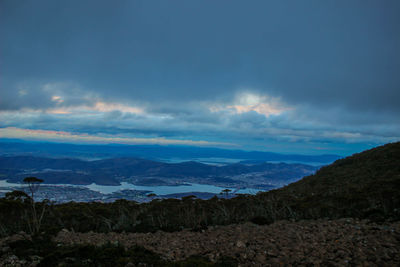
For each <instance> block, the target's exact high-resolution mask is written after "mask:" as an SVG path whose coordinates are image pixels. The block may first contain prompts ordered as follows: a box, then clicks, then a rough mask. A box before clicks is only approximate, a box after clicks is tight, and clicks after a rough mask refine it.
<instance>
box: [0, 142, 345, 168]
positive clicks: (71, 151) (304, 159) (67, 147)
mask: <svg viewBox="0 0 400 267" xmlns="http://www.w3.org/2000/svg"><path fill="white" fill-rule="evenodd" d="M21 155H25V156H36V157H50V158H55V157H58V158H66V157H69V158H81V159H89V160H93V159H105V158H121V157H134V158H143V159H150V160H155V161H170V162H172V161H173V160H177V161H190V160H194V161H205V162H210V163H211V162H213V161H214V162H216V163H218V162H219V161H222V163H224V162H227V163H233V162H239V161H244V160H249V161H253V162H256V163H261V162H266V161H270V162H271V161H272V162H286V163H306V164H311V163H312V164H313V165H325V164H328V163H331V162H333V161H335V160H337V159H339V158H340V156H337V155H299V154H279V153H272V152H262V151H243V150H231V149H221V148H209V147H194V146H172V145H171V146H161V145H115V144H109V145H73V144H61V143H48V142H22V141H18V140H8V139H2V140H1V139H0V156H21Z"/></svg>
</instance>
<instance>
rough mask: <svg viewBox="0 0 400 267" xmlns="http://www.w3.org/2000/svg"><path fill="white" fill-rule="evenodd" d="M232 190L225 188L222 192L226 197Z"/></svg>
mask: <svg viewBox="0 0 400 267" xmlns="http://www.w3.org/2000/svg"><path fill="white" fill-rule="evenodd" d="M231 191H232V190H230V189H228V188H227V189H224V190H222V191H221V194H223V195H225V197H228V195H229V192H231Z"/></svg>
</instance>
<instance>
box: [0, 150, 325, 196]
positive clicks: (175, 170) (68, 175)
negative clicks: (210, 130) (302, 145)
mask: <svg viewBox="0 0 400 267" xmlns="http://www.w3.org/2000/svg"><path fill="white" fill-rule="evenodd" d="M316 169H317V167H314V166H310V165H305V164H286V163H265V162H264V163H258V164H239V163H236V164H227V165H225V166H215V165H208V164H203V163H199V162H194V161H187V162H181V163H165V162H158V161H152V160H147V159H139V158H112V159H102V160H94V161H84V160H79V159H68V158H43V157H33V156H13V157H0V177H1V178H2V179H7V180H8V181H10V182H21V181H22V180H23V178H25V177H26V176H32V175H35V176H38V177H40V178H41V179H43V180H45V182H46V183H50V184H78V185H82V184H91V183H96V184H100V185H119V183H120V182H130V183H133V184H136V185H153V186H157V185H177V184H179V183H188V182H189V183H200V184H211V185H217V186H222V187H242V188H243V187H244V188H261V189H263V188H270V187H274V186H279V185H282V184H288V183H289V182H293V181H296V180H298V179H300V178H301V177H304V176H306V175H309V174H311V173H313V172H314V171H315V170H316Z"/></svg>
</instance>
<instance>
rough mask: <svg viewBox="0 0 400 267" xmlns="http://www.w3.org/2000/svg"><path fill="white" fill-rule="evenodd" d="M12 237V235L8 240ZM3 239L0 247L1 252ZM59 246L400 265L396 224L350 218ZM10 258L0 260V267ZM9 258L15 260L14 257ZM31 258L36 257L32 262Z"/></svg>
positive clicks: (95, 238)
mask: <svg viewBox="0 0 400 267" xmlns="http://www.w3.org/2000/svg"><path fill="white" fill-rule="evenodd" d="M14 238H15V237H14ZM7 240H8V241H9V240H10V238H8V239H3V240H2V241H0V245H1V246H2V247H3V250H5V251H7V249H6V243H7V242H8V241H7ZM54 241H55V242H57V243H58V244H60V245H68V244H88V243H89V244H96V245H100V244H105V243H107V242H112V243H119V244H121V245H123V246H125V247H126V248H128V249H129V248H131V247H133V246H135V245H140V246H143V247H145V248H146V249H148V250H150V251H153V252H156V253H158V254H160V255H162V256H163V257H164V258H166V259H170V260H174V261H175V260H182V259H185V258H187V257H189V256H191V255H202V256H205V257H207V258H209V259H210V260H211V261H215V260H216V259H218V258H220V257H221V256H230V257H232V258H234V259H236V260H237V261H238V262H239V265H240V266H290V265H294V266H301V265H307V266H348V265H351V266H400V222H394V223H384V224H376V223H372V222H369V221H366V220H363V221H359V220H355V219H340V220H315V221H300V222H289V221H279V222H275V223H273V224H271V225H262V226H260V225H256V224H252V223H246V224H241V225H229V226H216V227H209V228H208V229H207V230H202V231H200V232H193V231H190V230H183V231H181V232H175V233H164V232H156V233H146V234H143V233H108V234H101V233H91V232H89V233H73V232H70V231H68V230H63V231H61V232H59V233H58V235H57V236H56V237H54ZM12 256H13V255H7V256H3V257H2V262H0V266H1V265H4V264H5V262H6V260H7V259H9V257H12ZM14 260H15V258H14ZM36 260H37V259H36Z"/></svg>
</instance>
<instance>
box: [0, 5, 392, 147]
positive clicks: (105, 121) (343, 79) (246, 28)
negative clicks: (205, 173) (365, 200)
mask: <svg viewBox="0 0 400 267" xmlns="http://www.w3.org/2000/svg"><path fill="white" fill-rule="evenodd" d="M399 13H400V3H399V2H398V1H396V0H386V1H369V0H368V1H364V0H357V1H330V0H329V1H318V0H310V1H307V2H304V1H261V0H260V1H250V2H246V3H245V2H243V1H198V2H194V1H184V0H181V1H173V2H171V1H128V0H120V1H113V2H112V1H106V0H85V1H52V0H42V1H33V0H25V1H14V0H3V1H0V25H1V27H0V110H3V111H11V110H14V111H15V110H19V109H23V108H25V109H26V108H28V109H33V110H35V112H42V113H41V115H40V116H39V115H37V114H36V115H35V116H34V118H33V117H29V116H30V115H28V114H25V115H20V116H19V117H18V116H17V117H15V116H16V115H15V114H14V115H10V114H7V116H5V115H3V119H7V123H6V122H3V124H2V125H1V126H7V125H8V126H16V127H22V126H24V127H25V126H31V127H35V128H39V127H45V128H48V129H51V128H52V127H53V129H64V130H71V129H72V130H78V131H85V130H84V129H85V127H87V128H86V129H87V130H86V131H87V132H89V131H90V132H92V131H94V132H95V131H99V132H103V133H107V134H108V133H112V132H113V133H121V134H128V133H131V134H139V135H143V136H145V135H148V136H175V137H176V136H179V137H188V136H190V137H198V138H200V137H204V138H211V139H213V138H214V139H223V136H225V135H228V136H230V138H232V140H233V139H235V140H236V141H238V140H244V139H245V138H250V137H251V138H253V139H252V140H267V139H271V138H275V139H279V138H284V139H285V138H286V139H287V140H289V139H290V140H296V138H303V139H307V138H308V140H310V139H312V140H317V139H320V140H326V141H327V140H328V141H330V140H336V139H335V138H342V139H343V140H344V139H346V135H345V134H343V133H344V132H346V133H347V134H348V135H347V136H351V135H350V134H351V133H353V134H355V135H356V134H361V135H363V136H368V137H366V138H365V139H363V140H374V138H375V141H376V142H381V141H380V140H383V139H384V138H394V139H395V138H398V134H396V131H398V130H399V125H400V121H399V118H400V105H399V104H398V100H399V99H400V75H399V73H400V63H399V62H400V50H399V49H398V47H400V27H399V25H400V16H398V14H399ZM241 92H251V93H253V94H257V95H261V96H271V97H277V98H279V99H280V101H281V103H282V105H283V106H285V107H288V108H291V111H287V112H284V113H283V114H280V115H276V114H275V115H272V116H267V117H268V118H267V117H266V116H264V115H265V114H264V115H263V114H260V113H257V112H256V111H254V110H250V111H247V112H243V113H239V114H237V113H234V112H233V113H232V110H231V109H229V108H227V106H229V105H233V104H238V103H236V102H237V101H238V100H237V97H238V95H239V94H240V93H241ZM55 96H56V97H59V100H57V99H58V98H56V99H54V97H55ZM61 100H62V101H61ZM98 101H103V102H108V103H119V104H123V105H128V106H129V105H130V106H135V107H138V108H142V109H144V110H145V113H146V114H133V113H126V112H124V111H123V110H113V111H111V112H109V111H106V112H105V113H104V114H103V115H101V116H100V115H96V117H93V116H92V117H90V116H89V115H82V116H81V117H77V116H71V118H68V116H64V117H57V116H56V115H50V114H47V113H46V110H49V109H57V108H58V109H59V108H69V107H80V106H86V107H90V106H91V107H93V106H94V105H95V104H96V103H97V102H98ZM235 101H236V102H235ZM239 104H240V103H239ZM214 106H215V107H216V108H217V109H216V110H217V111H215V110H214V111H213V110H211V108H212V107H214ZM221 107H222V108H221ZM56 117H57V119H55V118H56ZM61 118H62V119H61ZM54 120H55V121H54ZM89 129H90V130H89ZM336 130H337V131H338V132H341V134H342V136H341V135H340V134H336V137H335V131H336ZM329 132H331V133H332V134H330V135H329ZM338 136H339V137H338ZM379 138H383V139H379ZM214 139H213V140H214ZM349 139H351V138H350V137H349ZM384 140H386V139H384ZM238 142H242V143H245V142H244V141H238ZM247 142H249V143H251V142H253V141H251V140H248V141H247ZM253 144H254V145H255V144H260V142H259V143H257V142H256V141H254V143H253Z"/></svg>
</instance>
